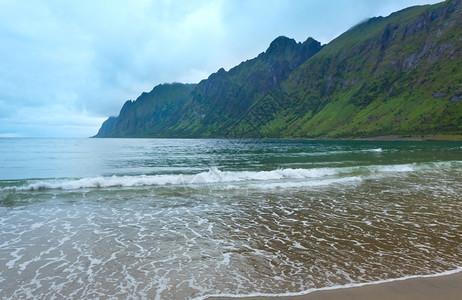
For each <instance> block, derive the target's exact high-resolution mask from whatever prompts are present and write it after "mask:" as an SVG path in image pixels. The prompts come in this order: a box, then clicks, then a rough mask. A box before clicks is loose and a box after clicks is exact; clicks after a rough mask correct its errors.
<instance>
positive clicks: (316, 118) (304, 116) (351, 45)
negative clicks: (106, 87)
mask: <svg viewBox="0 0 462 300" xmlns="http://www.w3.org/2000/svg"><path fill="white" fill-rule="evenodd" d="M461 6H462V4H461V1H460V0H448V1H446V2H443V3H439V4H436V5H431V6H430V5H427V6H418V7H411V8H408V9H405V10H402V11H399V12H396V13H394V14H392V15H390V16H388V17H386V18H383V17H379V18H372V19H370V20H368V21H366V22H363V23H361V24H359V25H357V26H355V27H353V28H351V29H350V30H348V31H347V32H345V33H344V34H342V35H341V36H339V37H338V38H336V39H335V40H333V41H332V42H330V43H329V44H327V45H326V46H324V47H322V46H321V45H320V44H319V43H318V42H316V41H315V40H313V39H311V38H310V39H308V40H307V41H305V42H304V43H296V42H295V41H294V40H292V39H288V38H285V37H279V38H277V39H276V40H275V41H273V42H272V43H271V45H270V47H269V48H268V50H267V51H266V52H264V53H262V54H260V55H259V56H258V57H256V58H254V59H252V60H248V61H246V62H243V63H241V64H240V65H239V66H237V67H235V68H233V69H231V70H229V71H228V72H226V71H225V70H223V69H221V70H219V71H218V72H217V73H214V74H212V75H211V76H210V77H209V78H208V79H206V80H203V81H201V82H200V83H199V84H197V85H187V86H181V85H180V84H176V86H175V88H171V89H170V88H166V86H159V87H156V88H154V90H153V91H152V92H151V93H149V94H143V95H142V96H140V97H139V98H138V99H137V101H135V102H132V101H128V102H127V103H126V104H125V105H124V107H123V108H122V110H121V113H120V115H119V117H117V118H115V119H114V118H110V119H108V120H107V121H106V122H105V123H104V124H103V126H102V127H101V129H100V132H99V133H98V135H97V137H148V136H149V137H237V138H240V137H314V138H324V137H332V138H344V137H345V138H349V137H373V136H385V135H429V134H452V135H455V134H462V61H461V58H462V27H461V23H462V8H461ZM158 89H165V90H164V92H162V93H160V90H158ZM179 90H181V91H182V92H181V93H180V92H179Z"/></svg>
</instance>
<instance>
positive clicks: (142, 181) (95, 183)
mask: <svg viewBox="0 0 462 300" xmlns="http://www.w3.org/2000/svg"><path fill="white" fill-rule="evenodd" d="M461 163H462V162H459V161H452V162H437V163H421V164H415V163H413V164H399V165H371V166H355V167H342V168H311V169H292V168H284V169H276V170H271V171H220V170H219V169H218V168H216V167H213V168H211V169H209V170H208V171H205V172H200V173H197V174H163V175H136V176H111V177H103V176H100V177H88V178H80V179H45V180H29V181H28V183H26V184H24V185H20V186H15V185H13V186H6V187H3V188H0V191H6V192H8V191H34V190H47V189H61V190H76V189H87V188H112V187H141V186H169V185H172V186H178V185H200V184H214V183H236V182H249V183H262V182H263V183H264V182H269V181H271V182H275V181H286V182H287V181H288V180H289V181H290V180H292V181H294V180H295V181H300V180H310V179H336V180H337V179H345V178H351V179H353V180H355V179H356V177H357V176H370V175H375V174H387V173H403V172H415V171H420V170H432V169H434V168H445V167H454V166H455V167H460V164H461ZM297 184H298V183H297ZM313 184H315V183H313Z"/></svg>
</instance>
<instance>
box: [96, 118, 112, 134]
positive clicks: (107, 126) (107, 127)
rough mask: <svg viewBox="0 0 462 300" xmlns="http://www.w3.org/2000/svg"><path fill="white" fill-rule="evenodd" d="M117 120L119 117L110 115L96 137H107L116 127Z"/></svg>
mask: <svg viewBox="0 0 462 300" xmlns="http://www.w3.org/2000/svg"><path fill="white" fill-rule="evenodd" d="M116 121H117V117H109V118H108V119H107V120H106V121H104V122H103V124H102V125H101V128H100V129H99V131H98V133H97V134H96V135H95V136H94V137H106V136H108V135H109V134H110V133H111V132H112V130H113V129H114V125H115V123H116Z"/></svg>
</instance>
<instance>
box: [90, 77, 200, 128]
mask: <svg viewBox="0 0 462 300" xmlns="http://www.w3.org/2000/svg"><path fill="white" fill-rule="evenodd" d="M195 87H196V85H195V84H182V83H172V84H161V85H158V86H156V87H155V88H154V89H153V90H152V91H151V92H149V93H143V94H141V96H139V97H138V98H137V99H136V101H127V102H125V104H124V106H123V107H122V109H121V110H120V114H119V116H118V117H110V118H109V119H107V120H106V121H105V122H104V123H103V125H102V126H101V129H100V130H99V131H98V134H97V135H95V137H159V136H166V135H169V134H173V132H169V131H168V127H169V126H172V125H174V124H176V123H177V122H178V120H179V117H180V115H179V110H180V109H181V108H182V107H183V105H184V104H185V103H186V102H187V101H188V99H189V96H190V94H191V92H192V91H193V90H194V88H195Z"/></svg>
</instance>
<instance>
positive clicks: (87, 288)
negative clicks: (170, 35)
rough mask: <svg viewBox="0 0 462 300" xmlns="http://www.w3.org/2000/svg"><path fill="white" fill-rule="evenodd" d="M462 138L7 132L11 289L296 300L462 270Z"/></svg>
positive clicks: (0, 269) (2, 284) (4, 280)
mask: <svg viewBox="0 0 462 300" xmlns="http://www.w3.org/2000/svg"><path fill="white" fill-rule="evenodd" d="M461 194H462V143H458V142H405V141H394V142H391V141H388V142H378V141H377V142H372V141H309V140H183V139H15V138H5V139H0V290H2V297H5V298H7V299H8V298H11V299H17V298H40V299H42V298H53V297H55V298H98V297H102V298H106V297H112V298H117V297H120V298H127V297H130V298H131V297H135V298H149V299H151V298H155V299H192V298H204V297H206V296H208V295H255V294H275V295H280V294H290V293H298V292H302V291H307V290H311V289H316V288H322V287H326V286H337V285H340V286H341V285H345V284H350V283H363V282H371V281H377V280H386V279H390V278H400V277H406V276H414V275H428V274H435V273H440V272H445V271H450V270H454V269H458V268H460V267H462V248H461V247H462V246H461V245H462V237H461V232H462V196H461Z"/></svg>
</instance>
